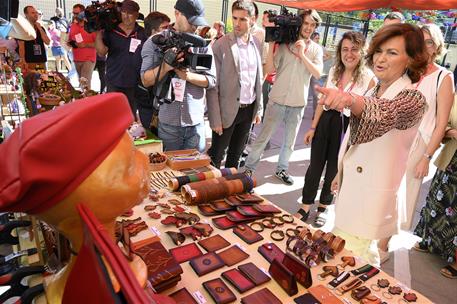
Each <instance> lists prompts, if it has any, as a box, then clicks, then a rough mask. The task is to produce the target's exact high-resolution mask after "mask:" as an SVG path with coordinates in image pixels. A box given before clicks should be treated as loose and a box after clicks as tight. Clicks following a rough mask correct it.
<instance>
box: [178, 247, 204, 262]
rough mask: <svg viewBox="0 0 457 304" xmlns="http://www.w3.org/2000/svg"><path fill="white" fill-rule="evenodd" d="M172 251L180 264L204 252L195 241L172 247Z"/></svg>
mask: <svg viewBox="0 0 457 304" xmlns="http://www.w3.org/2000/svg"><path fill="white" fill-rule="evenodd" d="M170 253H171V255H172V256H173V257H174V258H175V260H176V262H178V263H179V264H181V263H184V262H187V261H189V260H191V259H193V258H196V257H198V256H201V255H202V254H203V253H202V251H201V250H200V248H198V246H197V245H196V244H195V243H190V244H187V245H183V246H179V247H175V248H172V249H170Z"/></svg>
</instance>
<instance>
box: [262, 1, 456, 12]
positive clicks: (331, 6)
mask: <svg viewBox="0 0 457 304" xmlns="http://www.w3.org/2000/svg"><path fill="white" fill-rule="evenodd" d="M259 2H264V3H270V4H279V5H285V6H289V7H295V8H304V9H306V8H313V9H316V10H320V11H329V12H349V11H360V10H367V9H378V8H392V9H410V10H447V9H457V0H259Z"/></svg>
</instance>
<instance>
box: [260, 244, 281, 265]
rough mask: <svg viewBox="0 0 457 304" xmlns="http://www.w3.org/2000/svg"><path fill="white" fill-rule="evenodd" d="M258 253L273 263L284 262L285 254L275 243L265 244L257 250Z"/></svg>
mask: <svg viewBox="0 0 457 304" xmlns="http://www.w3.org/2000/svg"><path fill="white" fill-rule="evenodd" d="M257 251H258V252H260V254H261V255H262V256H263V257H264V258H265V259H266V260H267V261H268V262H269V263H271V262H272V261H273V260H274V259H278V260H279V261H282V260H284V252H282V250H281V249H279V247H278V246H276V244H275V243H265V244H263V245H261V246H260V247H259V249H257Z"/></svg>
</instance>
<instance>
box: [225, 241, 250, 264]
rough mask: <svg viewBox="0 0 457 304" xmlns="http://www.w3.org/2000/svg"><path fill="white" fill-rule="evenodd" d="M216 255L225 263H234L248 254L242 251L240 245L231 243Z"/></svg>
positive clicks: (245, 257)
mask: <svg viewBox="0 0 457 304" xmlns="http://www.w3.org/2000/svg"><path fill="white" fill-rule="evenodd" d="M218 256H219V257H220V258H221V259H222V261H224V263H225V265H227V266H232V265H235V264H237V263H239V262H241V261H243V260H245V259H247V258H248V257H249V254H247V253H246V252H244V251H243V250H242V249H241V248H240V247H238V246H236V245H233V246H232V247H230V248H228V249H225V250H224V251H222V252H220V253H218Z"/></svg>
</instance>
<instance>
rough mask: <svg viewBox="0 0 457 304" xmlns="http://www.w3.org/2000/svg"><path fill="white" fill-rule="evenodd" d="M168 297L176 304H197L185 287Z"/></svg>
mask: <svg viewBox="0 0 457 304" xmlns="http://www.w3.org/2000/svg"><path fill="white" fill-rule="evenodd" d="M169 297H170V298H172V299H173V300H175V302H176V304H198V302H197V301H195V299H194V298H193V297H192V295H191V294H190V292H189V291H188V290H187V289H186V288H185V287H184V288H181V289H180V290H178V291H175V292H173V293H172V294H171V295H169Z"/></svg>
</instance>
